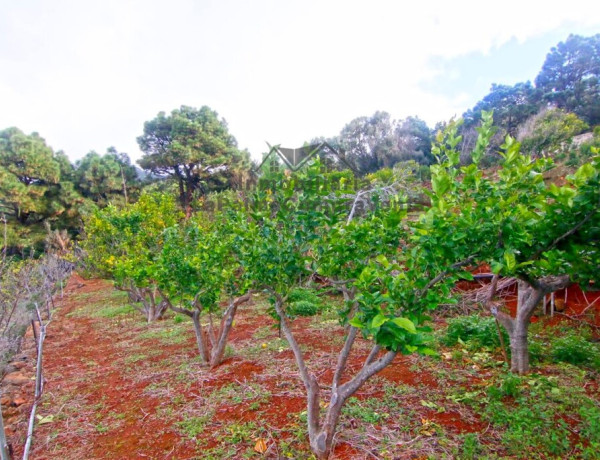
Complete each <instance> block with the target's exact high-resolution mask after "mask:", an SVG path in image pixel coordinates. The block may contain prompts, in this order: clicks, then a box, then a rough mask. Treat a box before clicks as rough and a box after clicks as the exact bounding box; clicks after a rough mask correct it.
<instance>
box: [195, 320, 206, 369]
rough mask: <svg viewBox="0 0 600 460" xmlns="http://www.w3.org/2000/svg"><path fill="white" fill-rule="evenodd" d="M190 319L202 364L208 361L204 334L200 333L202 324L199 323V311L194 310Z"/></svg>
mask: <svg viewBox="0 0 600 460" xmlns="http://www.w3.org/2000/svg"><path fill="white" fill-rule="evenodd" d="M192 321H193V322H194V332H195V333H196V343H197V344H198V352H199V353H200V358H201V359H202V363H203V364H207V363H208V349H207V346H206V343H205V342H204V340H205V339H204V334H203V333H202V325H201V324H200V312H199V311H198V310H196V311H194V313H193V315H192Z"/></svg>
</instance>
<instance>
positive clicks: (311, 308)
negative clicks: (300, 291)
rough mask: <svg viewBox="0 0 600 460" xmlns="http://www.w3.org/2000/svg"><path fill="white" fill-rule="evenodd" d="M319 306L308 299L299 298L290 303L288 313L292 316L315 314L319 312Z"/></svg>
mask: <svg viewBox="0 0 600 460" xmlns="http://www.w3.org/2000/svg"><path fill="white" fill-rule="evenodd" d="M319 310H320V308H319V306H318V305H317V304H314V303H312V302H309V301H308V300H299V301H298V302H294V303H292V304H290V308H289V309H288V313H289V314H290V316H315V315H316V314H317V313H319Z"/></svg>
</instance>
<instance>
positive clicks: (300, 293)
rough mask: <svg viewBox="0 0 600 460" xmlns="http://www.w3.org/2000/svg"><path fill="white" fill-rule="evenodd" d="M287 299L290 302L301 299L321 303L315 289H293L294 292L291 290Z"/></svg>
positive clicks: (316, 303)
mask: <svg viewBox="0 0 600 460" xmlns="http://www.w3.org/2000/svg"><path fill="white" fill-rule="evenodd" d="M287 300H288V302H289V303H290V304H292V303H296V302H300V301H301V300H303V301H305V302H310V303H314V304H315V305H319V304H320V303H321V299H320V298H319V296H318V295H317V294H316V292H315V291H313V290H312V289H304V288H295V289H292V292H290V295H289V296H288V299H287Z"/></svg>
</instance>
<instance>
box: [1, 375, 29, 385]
mask: <svg viewBox="0 0 600 460" xmlns="http://www.w3.org/2000/svg"><path fill="white" fill-rule="evenodd" d="M30 380H31V379H30V378H29V377H27V376H25V375H23V374H22V373H21V372H11V373H10V374H7V375H6V377H4V380H3V382H4V383H8V384H10V385H25V384H26V383H29V381H30Z"/></svg>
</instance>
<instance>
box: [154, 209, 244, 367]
mask: <svg viewBox="0 0 600 460" xmlns="http://www.w3.org/2000/svg"><path fill="white" fill-rule="evenodd" d="M239 219H240V214H239V213H238V212H236V211H235V209H233V208H232V209H229V210H228V211H225V212H222V213H218V214H216V215H208V214H206V213H197V214H195V215H194V216H193V217H192V218H191V219H189V220H188V221H186V222H185V223H183V224H181V225H177V226H173V227H171V228H169V229H167V230H166V232H165V240H164V245H163V247H162V251H161V253H160V256H159V258H158V260H157V264H156V265H155V266H154V269H153V273H152V274H153V277H154V279H156V280H157V282H158V285H159V287H160V292H161V294H162V296H163V298H164V299H165V301H166V302H167V304H168V305H169V307H170V308H171V309H172V310H174V311H176V312H178V313H180V314H183V315H186V316H188V317H190V318H191V319H192V321H193V324H194V331H195V333H196V342H197V345H198V351H199V353H200V357H201V360H202V362H203V363H204V364H206V365H209V366H210V367H214V366H217V365H218V364H220V363H221V362H222V360H223V356H224V353H225V347H226V344H227V339H228V337H229V332H230V331H231V327H232V325H233V320H234V318H235V314H236V312H237V309H238V307H239V306H240V305H241V304H243V303H244V302H246V301H248V300H250V296H251V291H250V290H249V282H248V281H247V280H246V279H245V277H244V275H243V268H242V266H241V265H240V263H239V261H238V259H237V258H236V257H235V252H234V249H235V248H236V245H238V244H244V241H243V240H240V239H239V238H237V235H236V233H235V232H234V229H235V228H236V226H237V225H238V224H240V222H239ZM223 299H225V304H226V307H225V308H222V306H221V305H222V302H223Z"/></svg>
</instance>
